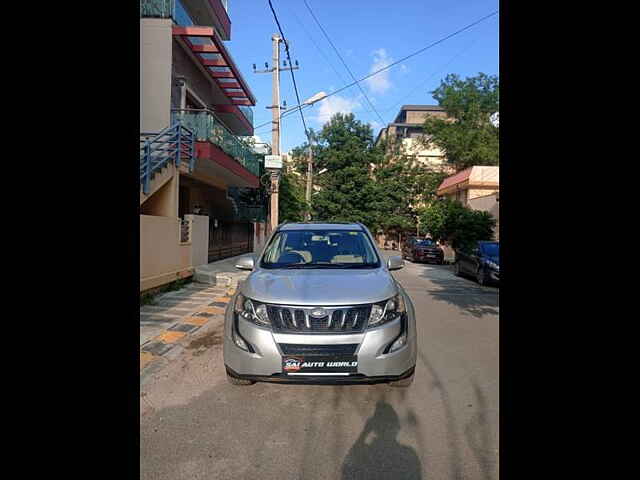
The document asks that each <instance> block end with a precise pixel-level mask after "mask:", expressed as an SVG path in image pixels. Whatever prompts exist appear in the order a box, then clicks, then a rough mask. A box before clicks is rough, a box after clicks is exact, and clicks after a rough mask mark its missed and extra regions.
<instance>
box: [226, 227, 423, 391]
mask: <svg viewBox="0 0 640 480" xmlns="http://www.w3.org/2000/svg"><path fill="white" fill-rule="evenodd" d="M403 266H404V262H403V260H402V258H401V257H399V256H393V257H390V258H389V260H388V261H387V262H384V259H383V257H382V254H381V253H380V251H379V250H378V249H377V248H376V246H375V242H373V240H372V237H371V233H370V232H369V230H368V229H367V228H366V227H365V226H364V225H362V224H359V223H288V224H282V225H280V226H279V227H278V228H277V229H276V230H275V231H274V232H273V233H272V235H271V236H270V237H269V240H268V241H267V243H266V246H265V248H264V249H263V250H262V252H261V253H260V254H259V255H257V256H254V255H247V256H245V257H242V258H241V259H239V261H238V262H237V265H236V267H237V268H240V269H245V270H252V272H251V273H250V274H249V276H248V277H247V278H246V280H245V281H244V282H242V283H241V284H240V286H239V288H238V291H237V292H236V294H235V295H234V297H233V298H232V300H231V301H230V302H229V305H228V307H227V310H226V313H225V328H224V332H225V333H224V363H225V367H226V370H227V378H228V379H229V381H230V382H231V383H233V384H234V385H250V384H253V383H255V382H257V381H262V382H283V383H324V384H326V383H331V384H354V383H391V384H392V385H395V386H402V387H407V386H409V385H410V384H411V382H412V381H413V372H414V369H415V364H416V348H417V347H416V320H415V312H414V308H413V303H412V302H411V299H410V298H409V296H408V295H407V294H406V293H405V291H404V289H403V288H402V287H401V286H400V284H399V283H398V282H396V280H395V279H394V278H393V276H392V275H391V274H390V273H389V271H390V270H397V269H400V268H402V267H403Z"/></svg>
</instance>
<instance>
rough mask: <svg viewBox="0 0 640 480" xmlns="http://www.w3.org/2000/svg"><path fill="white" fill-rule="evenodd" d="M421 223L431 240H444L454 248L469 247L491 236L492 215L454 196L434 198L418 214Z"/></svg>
mask: <svg viewBox="0 0 640 480" xmlns="http://www.w3.org/2000/svg"><path fill="white" fill-rule="evenodd" d="M420 223H421V224H422V225H424V226H425V228H426V229H427V230H428V231H429V233H430V234H431V236H432V238H433V239H434V240H437V241H438V240H445V241H446V242H447V243H450V244H451V245H452V247H453V248H454V249H456V250H458V249H461V250H465V249H469V248H471V247H472V246H473V245H474V244H475V243H476V242H478V241H480V240H489V239H491V238H492V237H493V228H494V227H495V225H496V221H495V219H494V218H493V217H492V216H491V214H490V213H488V212H483V211H479V210H472V209H470V208H468V207H465V206H464V205H462V204H461V203H460V202H458V201H456V200H449V199H443V200H439V201H436V202H433V203H432V204H431V205H429V206H428V207H426V208H425V209H424V210H423V211H422V212H421V214H420Z"/></svg>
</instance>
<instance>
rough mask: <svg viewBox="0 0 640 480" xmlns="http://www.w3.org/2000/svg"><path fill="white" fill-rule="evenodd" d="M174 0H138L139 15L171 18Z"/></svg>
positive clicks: (173, 12)
mask: <svg viewBox="0 0 640 480" xmlns="http://www.w3.org/2000/svg"><path fill="white" fill-rule="evenodd" d="M174 10H175V0H140V16H141V17H155V18H173V17H174V14H175V11H174Z"/></svg>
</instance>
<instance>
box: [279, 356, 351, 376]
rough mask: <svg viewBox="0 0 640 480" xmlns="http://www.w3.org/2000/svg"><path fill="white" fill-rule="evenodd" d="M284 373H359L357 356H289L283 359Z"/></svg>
mask: <svg viewBox="0 0 640 480" xmlns="http://www.w3.org/2000/svg"><path fill="white" fill-rule="evenodd" d="M282 371H283V372H284V373H357V372H358V357H357V356H356V355H336V356H316V355H313V356H304V355H287V356H285V357H283V359H282Z"/></svg>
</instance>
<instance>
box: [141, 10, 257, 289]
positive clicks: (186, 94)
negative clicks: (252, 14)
mask: <svg viewBox="0 0 640 480" xmlns="http://www.w3.org/2000/svg"><path fill="white" fill-rule="evenodd" d="M230 39H231V19H230V18H229V15H228V12H227V2H226V1H223V0H140V290H141V291H144V290H148V289H150V288H154V287H158V286H160V285H163V284H166V283H169V282H171V281H173V280H176V279H177V278H185V277H188V276H190V275H192V274H193V271H194V268H195V267H197V266H199V265H202V264H206V263H208V262H211V261H213V260H217V259H221V258H225V257H229V256H233V255H238V254H242V253H245V252H251V251H253V249H254V247H255V246H256V245H255V243H256V242H259V241H261V239H263V238H264V236H265V235H266V234H267V233H268V232H267V227H266V225H265V223H266V215H267V211H266V204H267V203H268V202H266V201H265V198H264V197H265V196H264V195H262V193H261V189H260V181H259V178H260V176H261V174H262V171H263V169H264V165H263V163H262V162H261V158H260V156H259V155H257V154H256V153H255V152H254V151H253V150H252V149H251V148H250V147H249V146H248V144H247V143H246V142H244V141H243V138H244V137H250V136H252V135H253V112H252V109H251V107H252V106H254V105H255V104H256V99H255V97H254V95H253V93H252V92H251V89H250V88H249V85H248V84H247V82H246V80H245V79H244V77H243V76H242V74H241V73H240V70H239V69H238V67H237V66H236V63H235V61H234V59H233V57H232V55H231V52H230V51H229V49H228V48H227V46H226V45H225V42H226V41H228V40H230ZM247 202H249V203H247Z"/></svg>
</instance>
